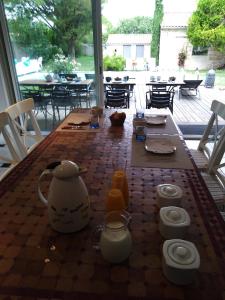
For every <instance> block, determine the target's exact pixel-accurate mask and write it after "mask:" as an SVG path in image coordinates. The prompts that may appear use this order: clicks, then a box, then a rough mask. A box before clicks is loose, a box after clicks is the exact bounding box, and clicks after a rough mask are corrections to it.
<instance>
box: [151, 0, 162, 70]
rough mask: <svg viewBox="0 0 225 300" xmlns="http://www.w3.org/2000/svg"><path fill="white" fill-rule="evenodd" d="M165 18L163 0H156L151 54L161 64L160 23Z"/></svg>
mask: <svg viewBox="0 0 225 300" xmlns="http://www.w3.org/2000/svg"><path fill="white" fill-rule="evenodd" d="M162 19H163V4H162V0H155V11H154V17H153V26H152V42H151V56H152V57H154V58H155V59H156V65H158V64H159V45H160V25H161V22H162Z"/></svg>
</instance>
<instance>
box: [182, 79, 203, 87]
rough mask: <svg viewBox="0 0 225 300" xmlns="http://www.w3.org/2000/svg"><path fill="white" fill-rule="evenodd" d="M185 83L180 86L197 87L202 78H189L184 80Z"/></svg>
mask: <svg viewBox="0 0 225 300" xmlns="http://www.w3.org/2000/svg"><path fill="white" fill-rule="evenodd" d="M184 83H185V85H184V86H182V87H181V88H189V89H197V88H198V87H199V85H200V84H201V83H202V80H199V79H198V80H197V79H196V80H189V79H186V80H184Z"/></svg>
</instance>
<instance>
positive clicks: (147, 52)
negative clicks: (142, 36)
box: [104, 44, 152, 70]
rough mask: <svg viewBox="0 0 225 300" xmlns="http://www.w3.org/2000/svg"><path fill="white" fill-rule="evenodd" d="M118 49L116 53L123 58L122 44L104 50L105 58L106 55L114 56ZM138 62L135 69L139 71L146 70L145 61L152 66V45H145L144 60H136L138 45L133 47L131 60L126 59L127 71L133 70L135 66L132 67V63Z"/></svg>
mask: <svg viewBox="0 0 225 300" xmlns="http://www.w3.org/2000/svg"><path fill="white" fill-rule="evenodd" d="M115 49H116V53H117V55H120V56H123V45H121V44H114V45H109V46H107V47H106V49H105V50H104V56H105V55H110V56H112V55H113V54H114V53H115V52H114V51H115ZM133 60H136V62H137V65H136V67H135V69H137V70H144V69H145V61H147V62H148V63H149V66H150V65H151V61H152V60H151V58H150V45H144V57H143V58H136V45H134V44H133V45H131V58H130V59H128V58H127V59H126V69H127V70H132V69H133V65H132V61H133Z"/></svg>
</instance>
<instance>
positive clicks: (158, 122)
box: [145, 115, 167, 125]
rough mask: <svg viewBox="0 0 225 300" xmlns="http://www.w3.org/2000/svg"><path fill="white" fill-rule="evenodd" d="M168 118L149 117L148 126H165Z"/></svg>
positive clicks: (146, 118) (147, 119)
mask: <svg viewBox="0 0 225 300" xmlns="http://www.w3.org/2000/svg"><path fill="white" fill-rule="evenodd" d="M166 118H167V116H154V115H152V116H148V117H145V120H146V124H147V125H163V124H165V123H166Z"/></svg>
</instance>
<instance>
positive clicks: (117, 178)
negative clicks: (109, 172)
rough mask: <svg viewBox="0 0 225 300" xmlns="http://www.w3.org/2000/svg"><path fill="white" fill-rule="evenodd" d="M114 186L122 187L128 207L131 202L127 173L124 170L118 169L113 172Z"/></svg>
mask: <svg viewBox="0 0 225 300" xmlns="http://www.w3.org/2000/svg"><path fill="white" fill-rule="evenodd" d="M112 188H117V189H120V190H121V192H122V193H123V197H124V202H125V206H126V208H127V207H128V203H129V190H128V182H127V177H126V174H125V172H124V171H123V170H117V171H115V172H114V174H113V178H112Z"/></svg>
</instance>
